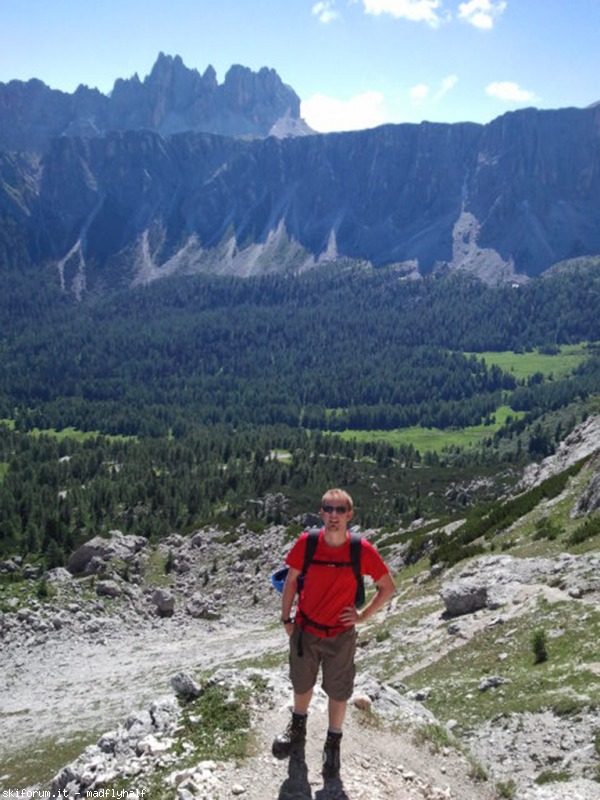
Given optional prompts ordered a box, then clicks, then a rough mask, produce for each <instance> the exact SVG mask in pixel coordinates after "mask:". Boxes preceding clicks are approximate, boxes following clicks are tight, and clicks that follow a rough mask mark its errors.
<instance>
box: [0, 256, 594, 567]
mask: <svg viewBox="0 0 600 800" xmlns="http://www.w3.org/2000/svg"><path fill="white" fill-rule="evenodd" d="M0 280H1V282H2V292H1V293H0V323H1V326H2V327H1V333H0V353H1V364H2V369H1V372H0V419H3V420H5V423H4V424H2V425H0V552H2V553H5V554H9V553H15V552H19V553H21V554H23V555H27V556H30V557H31V556H35V555H36V554H39V555H42V556H43V557H44V559H45V562H46V563H47V564H50V565H53V566H55V565H59V564H62V563H64V561H65V558H66V556H67V555H68V553H69V552H70V551H71V550H72V548H73V547H74V546H76V545H77V544H78V543H79V542H81V541H83V540H84V539H86V538H90V537H91V536H93V535H95V534H97V533H105V532H106V531H108V530H110V529H111V528H119V529H121V530H123V531H125V532H135V533H141V534H143V535H145V536H148V537H150V538H160V537H161V536H163V535H166V534H168V533H170V532H172V531H174V530H177V531H180V532H185V531H190V530H193V529H194V528H196V527H199V526H202V525H205V524H219V525H222V526H223V527H224V528H225V529H231V528H233V527H235V525H238V524H239V523H240V522H244V523H245V524H247V525H255V526H256V525H258V526H260V525H265V524H268V523H271V522H282V523H285V524H291V523H294V522H296V521H298V520H299V519H300V515H301V514H302V513H304V512H306V511H309V510H316V506H317V505H318V497H319V496H320V494H321V492H322V490H323V489H324V487H326V486H328V485H331V484H341V485H344V486H346V487H348V488H349V489H350V491H351V492H352V493H353V494H355V495H356V498H357V519H358V521H359V523H360V524H362V525H366V526H384V525H398V524H399V522H406V521H410V520H411V519H416V518H418V517H419V516H420V515H421V514H423V513H424V512H425V511H427V512H431V513H437V514H442V513H443V514H447V515H452V514H453V513H456V512H457V510H458V505H457V503H455V502H454V501H453V500H452V499H448V496H447V492H446V489H447V486H448V484H449V483H450V482H452V481H457V480H459V479H460V478H461V477H464V478H465V479H467V478H468V476H469V475H471V476H472V475H473V474H475V472H477V474H481V473H482V471H485V470H489V471H493V470H494V469H497V465H498V464H499V463H504V464H507V463H510V464H513V465H516V464H518V463H520V462H521V463H522V462H523V460H524V459H527V458H529V459H531V458H535V457H541V456H543V455H546V454H548V453H550V452H552V450H553V448H554V446H555V444H556V442H557V441H558V440H559V439H560V436H564V435H565V433H566V432H568V430H569V429H570V428H571V427H572V426H573V425H574V424H575V422H576V421H578V419H580V418H581V417H582V415H585V413H587V411H586V408H587V405H586V404H588V403H589V402H592V401H593V398H594V397H595V396H597V395H598V394H599V393H600V355H599V351H598V348H597V346H596V345H595V344H594V343H597V342H600V317H599V315H598V309H599V308H600V269H599V265H598V264H597V263H596V262H594V261H590V262H588V263H586V262H583V261H582V262H581V263H575V264H570V265H568V266H566V267H563V268H560V269H555V270H552V271H550V272H549V273H547V274H545V275H544V276H543V277H542V278H539V279H537V280H534V281H531V282H529V283H527V284H525V285H522V286H500V287H489V286H486V285H484V284H482V283H480V282H479V281H477V280H475V279H473V278H470V277H467V276H448V275H436V276H427V277H425V278H423V279H422V280H420V281H413V280H405V279H403V278H402V276H401V274H400V273H398V272H397V271H396V270H394V269H392V268H385V269H383V268H381V269H376V270H375V269H372V268H369V267H367V266H365V265H356V264H350V263H338V264H336V265H333V266H332V267H330V268H327V269H326V270H321V269H320V270H319V271H316V270H315V271H312V272H309V273H305V274H303V275H288V276H281V275H268V276H264V277H259V278H247V279H239V278H231V277H227V278H224V277H210V276H188V277H178V278H165V279H163V280H160V281H156V282H154V283H152V284H150V285H148V286H140V287H137V288H133V289H126V288H121V289H120V290H118V291H116V290H115V291H111V292H105V293H104V294H90V295H85V294H84V295H83V297H82V299H81V300H77V299H75V298H74V297H73V296H72V295H70V294H68V293H67V292H65V291H63V290H62V289H61V287H60V285H59V283H58V280H57V276H56V274H55V273H54V272H53V271H51V270H48V271H46V270H39V269H33V268H31V267H30V268H26V269H24V270H22V271H21V272H19V271H17V270H14V269H11V270H6V271H4V272H3V273H0ZM573 343H586V344H585V345H584V347H585V351H584V352H585V354H586V355H585V357H583V358H582V359H581V362H580V364H579V366H578V367H577V368H576V369H575V370H574V371H573V372H572V373H571V374H568V375H565V374H560V375H556V376H554V375H552V374H549V375H547V374H542V373H537V374H535V373H534V374H532V375H529V376H528V377H527V378H517V377H515V375H513V374H512V373H511V372H509V371H505V370H503V369H501V368H500V367H499V366H498V365H497V364H493V363H490V364H488V362H487V361H484V360H483V358H482V357H480V356H479V355H478V354H480V353H485V352H488V351H515V352H527V351H532V350H533V349H534V348H538V349H539V351H540V352H543V353H546V354H549V355H551V354H553V353H558V352H559V350H560V347H561V346H563V345H567V344H573ZM506 405H507V406H509V407H510V408H511V409H513V411H514V412H515V417H514V418H510V416H509V418H508V420H507V422H506V424H505V425H504V426H503V427H502V429H501V430H499V431H497V430H496V431H495V432H494V434H493V435H492V433H490V437H489V439H488V440H486V442H485V443H484V446H483V447H482V448H481V449H480V450H478V451H476V452H471V453H463V452H460V451H455V450H454V449H451V450H449V452H448V453H446V454H444V455H443V456H442V457H441V458H439V457H438V456H434V455H433V454H430V453H420V452H417V451H416V450H415V449H414V447H412V446H410V445H407V446H392V445H391V444H389V443H386V442H385V441H379V442H369V441H364V440H363V439H362V437H361V442H360V443H359V442H358V441H356V440H354V439H353V438H352V431H356V432H357V433H358V432H361V433H364V432H365V431H368V430H375V429H377V430H378V431H386V430H387V431H393V430H396V429H399V428H408V427H410V426H415V425H419V426H423V427H435V428H441V429H448V430H450V429H460V428H464V427H466V426H470V425H479V424H481V423H484V424H489V423H490V422H491V420H492V419H493V415H494V412H495V410H496V409H498V408H499V407H500V406H506ZM573 409H577V410H576V411H573ZM517 412H519V413H518V414H517ZM517 416H518V418H517ZM547 420H552V422H551V424H549V423H547ZM557 420H558V422H557ZM65 428H74V429H76V430H77V431H79V432H81V435H74V436H71V437H57V436H55V435H53V434H52V433H50V431H52V430H55V431H60V430H63V429H65ZM39 431H42V432H43V431H45V432H46V433H39ZM84 432H88V435H82V434H83V433H84ZM340 432H344V438H343V439H342V438H340V437H338V436H337V435H336V434H337V433H340ZM267 496H270V497H271V500H270V501H269V502H268V503H265V502H263V500H264V498H265V497H267ZM273 496H276V497H275V499H273Z"/></svg>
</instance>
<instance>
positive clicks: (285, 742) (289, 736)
mask: <svg viewBox="0 0 600 800" xmlns="http://www.w3.org/2000/svg"><path fill="white" fill-rule="evenodd" d="M305 741H306V714H296V713H294V712H292V718H291V720H290V721H289V723H288V726H287V728H286V729H285V730H284V732H283V733H280V734H279V736H276V737H275V739H274V740H273V747H272V750H273V755H274V756H275V758H289V756H290V755H291V754H292V751H293V750H294V749H296V748H300V747H303V746H304V742H305Z"/></svg>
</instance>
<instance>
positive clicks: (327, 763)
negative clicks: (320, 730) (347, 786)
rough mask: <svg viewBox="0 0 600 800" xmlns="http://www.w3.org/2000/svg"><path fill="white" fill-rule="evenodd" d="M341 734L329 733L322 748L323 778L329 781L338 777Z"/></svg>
mask: <svg viewBox="0 0 600 800" xmlns="http://www.w3.org/2000/svg"><path fill="white" fill-rule="evenodd" d="M341 743H342V734H341V733H331V731H329V733H328V734H327V739H326V740H325V747H324V748H323V777H324V778H325V780H328V779H329V780H331V779H335V778H339V777H340V744H341Z"/></svg>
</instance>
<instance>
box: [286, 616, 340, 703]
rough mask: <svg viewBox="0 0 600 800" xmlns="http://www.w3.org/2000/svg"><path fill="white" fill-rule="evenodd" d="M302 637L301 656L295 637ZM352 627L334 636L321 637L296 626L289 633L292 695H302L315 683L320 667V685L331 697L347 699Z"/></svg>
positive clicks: (338, 699)
mask: <svg viewBox="0 0 600 800" xmlns="http://www.w3.org/2000/svg"><path fill="white" fill-rule="evenodd" d="M300 636H302V655H299V654H298V639H299V637H300ZM355 651H356V628H348V630H346V631H342V633H339V634H338V635H337V636H330V637H328V638H322V637H320V636H315V635H314V634H312V633H308V632H307V631H302V630H301V628H300V627H299V626H298V625H296V626H295V627H294V632H293V633H292V635H291V636H290V656H289V660H290V680H291V681H292V686H293V687H294V691H295V692H296V694H304V693H305V692H308V691H309V689H312V688H313V686H315V684H316V682H317V677H318V673H319V667H321V668H322V672H323V678H322V682H321V685H322V687H323V691H324V692H325V694H326V695H327V696H328V697H330V698H331V699H332V700H337V701H340V702H343V701H345V700H349V699H350V697H351V696H352V692H353V690H354V676H355V674H356V667H355V665H354V653H355Z"/></svg>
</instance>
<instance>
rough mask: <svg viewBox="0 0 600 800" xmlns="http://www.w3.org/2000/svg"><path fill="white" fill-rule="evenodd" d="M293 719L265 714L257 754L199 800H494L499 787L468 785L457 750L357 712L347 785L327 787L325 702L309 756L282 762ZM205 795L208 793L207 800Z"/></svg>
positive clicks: (346, 759) (279, 711)
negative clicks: (279, 737) (423, 741)
mask: <svg viewBox="0 0 600 800" xmlns="http://www.w3.org/2000/svg"><path fill="white" fill-rule="evenodd" d="M288 718H289V710H288V708H287V707H286V704H281V705H280V706H279V707H278V708H274V709H272V710H270V711H268V712H267V713H265V714H264V715H263V716H262V717H261V719H260V724H259V727H258V728H257V730H256V736H257V740H258V744H257V754H256V755H254V756H252V757H250V758H248V759H246V760H244V761H243V763H240V764H238V765H235V764H228V765H217V766H215V768H214V769H213V770H212V772H211V771H210V770H209V771H208V774H207V776H206V779H205V782H204V785H203V786H201V787H199V788H201V792H200V794H199V795H197V796H200V797H204V796H206V797H210V798H211V800H225V799H226V798H231V797H232V795H238V796H240V797H242V798H244V800H265V798H268V799H269V800H275V798H277V800H450V798H452V800H492V798H494V797H497V795H495V794H494V792H493V790H492V787H490V786H489V785H488V784H486V783H482V782H475V781H473V780H471V778H470V777H469V770H470V766H469V763H468V762H467V760H466V758H465V757H464V756H462V754H460V753H458V752H457V751H456V750H454V749H447V750H445V751H444V752H438V753H433V752H431V751H430V750H429V748H428V747H427V746H417V745H416V744H415V742H414V739H413V735H412V733H410V732H409V731H408V730H407V729H405V730H402V729H394V730H392V729H391V728H390V727H387V726H386V725H384V724H382V723H381V722H379V723H378V724H374V723H373V722H372V721H371V722H369V721H368V719H369V718H368V717H366V716H365V712H364V711H361V710H359V709H358V708H355V707H350V708H349V711H348V715H347V719H346V724H345V726H344V737H343V743H342V770H341V775H340V780H333V781H331V780H330V781H326V782H324V781H323V778H322V776H321V752H322V747H323V741H324V738H325V732H326V730H327V714H326V698H325V696H324V695H323V694H322V693H321V692H316V694H315V697H314V699H313V703H312V706H311V713H310V717H309V723H308V738H307V743H306V748H305V751H304V753H301V754H299V755H298V756H296V757H293V758H291V759H289V760H284V761H278V760H276V759H274V758H273V756H272V755H271V742H272V739H273V736H274V735H275V734H276V733H277V732H279V731H280V730H283V729H284V728H285V726H286V724H287V721H288ZM203 792H206V794H204V793H203Z"/></svg>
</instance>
